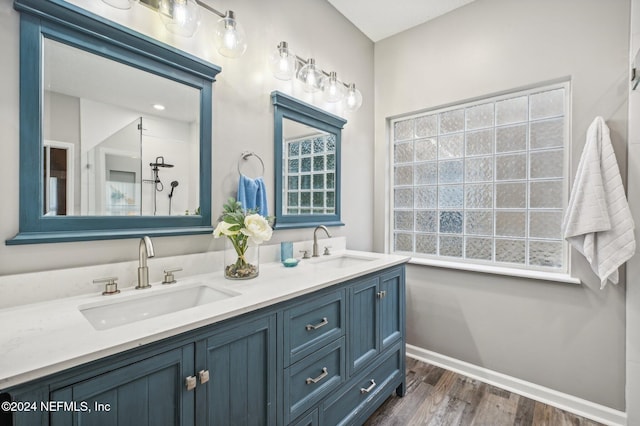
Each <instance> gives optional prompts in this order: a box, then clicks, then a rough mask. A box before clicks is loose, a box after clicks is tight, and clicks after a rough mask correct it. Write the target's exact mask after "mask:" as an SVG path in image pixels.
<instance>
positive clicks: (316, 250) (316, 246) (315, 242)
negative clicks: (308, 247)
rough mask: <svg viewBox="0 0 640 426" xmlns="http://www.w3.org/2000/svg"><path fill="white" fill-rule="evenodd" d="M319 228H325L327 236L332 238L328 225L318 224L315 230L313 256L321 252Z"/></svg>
mask: <svg viewBox="0 0 640 426" xmlns="http://www.w3.org/2000/svg"><path fill="white" fill-rule="evenodd" d="M318 229H322V230H324V232H326V234H327V237H329V238H331V234H330V233H329V230H328V229H327V227H326V226H324V225H320V226H316V229H315V230H314V231H313V257H318V256H320V254H319V253H318Z"/></svg>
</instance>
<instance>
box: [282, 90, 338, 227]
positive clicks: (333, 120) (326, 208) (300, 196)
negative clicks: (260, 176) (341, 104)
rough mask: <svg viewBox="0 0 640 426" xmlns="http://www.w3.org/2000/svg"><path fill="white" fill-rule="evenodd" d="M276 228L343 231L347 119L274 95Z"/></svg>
mask: <svg viewBox="0 0 640 426" xmlns="http://www.w3.org/2000/svg"><path fill="white" fill-rule="evenodd" d="M271 102H272V103H273V106H274V108H273V135H274V136H273V143H274V150H275V213H276V214H275V216H276V228H277V229H284V228H304V227H314V226H318V225H326V226H342V225H344V224H343V223H342V221H341V219H340V144H341V139H342V128H343V127H344V125H345V123H346V120H345V119H343V118H341V117H338V116H336V115H333V114H330V113H328V112H326V111H324V110H322V109H320V108H317V107H316V106H314V105H311V104H307V103H305V102H302V101H300V100H298V99H296V98H294V97H292V96H290V95H287V94H284V93H281V92H278V91H275V92H272V93H271Z"/></svg>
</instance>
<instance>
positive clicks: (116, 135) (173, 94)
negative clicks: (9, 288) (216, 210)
mask: <svg viewBox="0 0 640 426" xmlns="http://www.w3.org/2000/svg"><path fill="white" fill-rule="evenodd" d="M43 50H44V56H43V65H44V66H43V85H44V86H43V87H44V93H43V100H44V102H43V160H44V164H43V170H42V176H43V179H44V185H42V188H43V194H41V195H42V200H43V204H42V205H43V212H42V213H43V215H45V216H168V215H184V214H189V213H191V214H193V213H195V211H196V210H197V209H198V207H199V200H198V198H199V197H198V194H199V176H200V171H199V168H198V164H199V158H200V140H199V135H200V123H199V118H200V91H199V90H198V89H196V88H193V87H190V86H187V85H185V84H182V83H178V82H175V81H173V80H170V79H167V78H164V77H160V76H158V75H155V74H152V73H149V72H146V71H143V70H140V69H137V68H134V67H131V66H128V65H124V64H122V63H119V62H117V61H114V60H110V59H106V58H103V57H101V56H99V55H96V54H92V53H90V52H87V51H84V50H80V49H77V48H75V47H72V46H69V45H66V44H62V43H59V42H57V41H54V40H51V39H48V38H45V40H44V48H43ZM69 64H73V66H69Z"/></svg>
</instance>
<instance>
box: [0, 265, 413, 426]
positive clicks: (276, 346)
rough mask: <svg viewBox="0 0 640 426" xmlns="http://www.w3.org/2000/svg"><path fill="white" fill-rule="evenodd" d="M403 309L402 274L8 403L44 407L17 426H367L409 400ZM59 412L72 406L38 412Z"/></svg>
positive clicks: (239, 321) (200, 335)
mask: <svg viewBox="0 0 640 426" xmlns="http://www.w3.org/2000/svg"><path fill="white" fill-rule="evenodd" d="M404 303H405V288H404V266H403V265H399V266H392V267H389V268H386V269H383V270H381V271H377V272H372V273H370V274H368V275H366V276H362V277H359V278H355V279H352V280H345V281H344V282H339V283H336V284H334V285H331V286H329V287H326V288H323V289H320V290H318V291H315V292H312V293H308V294H304V295H301V296H298V297H295V298H293V299H290V300H287V301H283V302H280V303H277V304H275V305H272V306H267V307H264V308H261V309H259V310H256V311H253V312H249V313H246V314H242V315H239V316H237V317H234V318H231V319H228V320H225V321H222V322H219V323H216V324H212V325H208V326H204V327H201V328H198V329H194V330H191V331H187V332H184V333H182V334H179V335H176V336H173V337H169V338H166V339H163V340H160V341H157V342H153V343H149V344H147V345H143V346H141V347H138V348H134V349H131V350H128V351H125V352H122V353H118V354H115V355H112V356H108V357H105V358H102V359H98V360H95V361H92V362H89V363H87V364H83V365H80V366H77V367H73V368H70V369H67V370H65V371H61V372H58V373H55V374H52V375H50V376H47V377H43V378H41V379H37V380H34V381H32V382H29V383H25V384H22V385H19V386H16V387H14V388H12V389H7V390H2V391H0V399H2V398H6V396H7V394H8V396H9V397H10V398H11V400H12V401H23V402H35V403H37V404H38V410H37V411H32V412H20V413H14V414H13V418H12V420H13V425H14V426H24V425H29V426H31V425H34V424H37V425H42V426H47V425H49V426H57V425H63V426H66V425H71V424H75V425H109V426H111V425H119V426H122V425H136V426H140V425H142V426H144V425H150V426H151V425H153V426H156V425H171V426H174V425H189V426H190V425H199V426H200V425H212V426H217V425H225V426H226V425H234V426H243V425H267V426H272V425H295V426H317V425H327V426H334V425H337V424H345V425H347V424H348V425H352V424H361V423H363V422H364V421H365V420H366V418H367V417H368V416H370V415H371V414H372V413H373V411H375V410H376V409H377V408H378V407H379V406H380V405H381V404H382V403H383V402H384V400H385V399H386V398H387V397H388V396H389V395H390V394H391V393H392V392H393V391H395V392H396V393H397V394H398V395H400V396H402V395H403V394H404V387H405V377H404V368H405V361H404V356H405V337H404V336H405V320H404V315H405V307H404ZM4 392H6V393H4ZM51 402H53V403H54V404H55V403H63V404H67V405H65V406H64V407H60V406H55V405H54V406H52V407H51V409H50V410H44V411H43V410H42V409H41V408H40V407H41V406H40V405H39V404H41V403H45V404H46V403H51ZM0 420H3V418H2V417H0Z"/></svg>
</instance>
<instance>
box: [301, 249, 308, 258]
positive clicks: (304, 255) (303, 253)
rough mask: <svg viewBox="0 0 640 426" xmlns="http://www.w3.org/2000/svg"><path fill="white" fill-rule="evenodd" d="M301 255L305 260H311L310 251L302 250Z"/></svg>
mask: <svg viewBox="0 0 640 426" xmlns="http://www.w3.org/2000/svg"><path fill="white" fill-rule="evenodd" d="M300 253H302V258H303V259H311V256H309V250H300Z"/></svg>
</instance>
